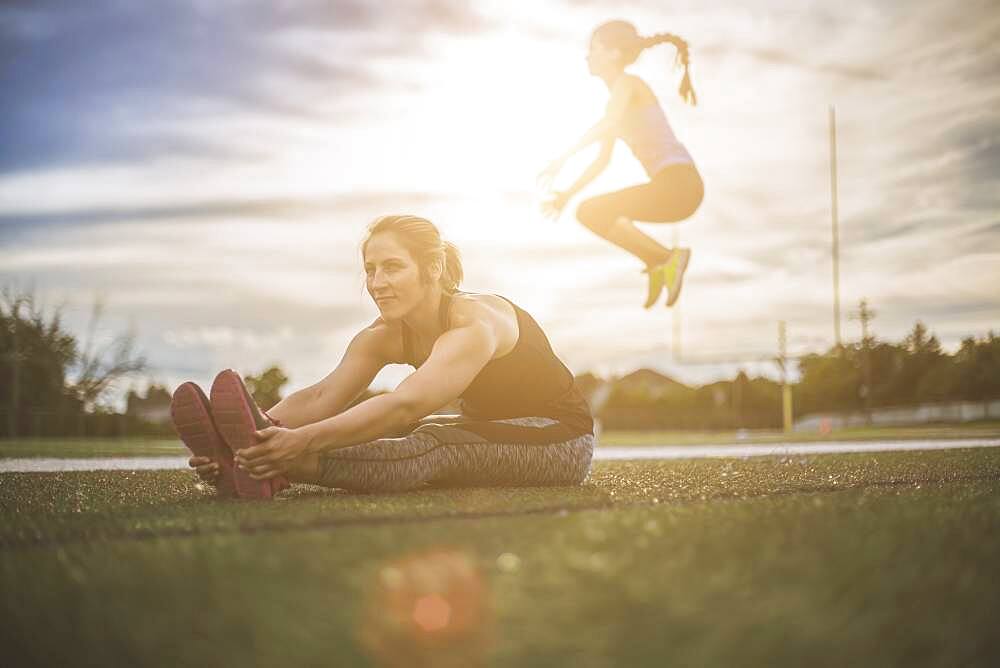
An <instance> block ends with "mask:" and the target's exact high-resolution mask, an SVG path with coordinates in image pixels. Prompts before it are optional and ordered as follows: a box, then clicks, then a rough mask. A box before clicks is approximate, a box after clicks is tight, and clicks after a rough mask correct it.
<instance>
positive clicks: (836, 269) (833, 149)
mask: <svg viewBox="0 0 1000 668" xmlns="http://www.w3.org/2000/svg"><path fill="white" fill-rule="evenodd" d="M830 197H831V199H832V218H833V337H834V342H835V343H836V345H837V347H838V348H840V231H839V229H838V227H837V115H836V111H835V110H834V108H833V105H830Z"/></svg>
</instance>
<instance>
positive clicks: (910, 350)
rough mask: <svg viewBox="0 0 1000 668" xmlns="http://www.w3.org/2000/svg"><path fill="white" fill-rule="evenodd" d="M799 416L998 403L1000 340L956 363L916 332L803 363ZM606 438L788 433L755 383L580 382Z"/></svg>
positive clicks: (775, 395)
mask: <svg viewBox="0 0 1000 668" xmlns="http://www.w3.org/2000/svg"><path fill="white" fill-rule="evenodd" d="M799 371H800V376H801V377H800V380H799V382H798V383H796V384H794V385H793V386H792V397H793V408H794V414H795V415H796V416H799V417H800V416H803V415H807V414H810V413H819V412H837V413H842V412H858V411H865V410H870V409H875V408H880V407H889V406H907V405H915V404H924V403H938V402H946V401H985V400H988V399H994V398H1000V336H997V335H996V334H994V333H993V332H992V331H991V332H989V333H988V334H987V335H986V336H985V337H982V338H977V337H968V338H966V339H964V340H963V341H962V344H961V346H960V347H959V349H958V350H957V351H956V352H955V353H953V354H949V353H946V352H944V351H942V350H941V345H940V342H939V341H938V339H937V337H935V336H933V335H932V334H930V333H929V332H928V331H927V328H926V327H925V326H924V324H923V323H921V322H917V323H916V325H915V326H914V328H913V330H912V331H911V332H910V333H909V334H908V335H907V336H906V337H905V338H904V340H903V341H902V342H900V343H888V342H883V341H878V340H877V339H875V338H874V337H869V339H867V340H864V341H861V342H859V343H855V344H849V345H842V346H840V347H834V348H831V349H830V350H828V351H827V352H825V353H822V354H811V355H806V356H805V357H803V358H801V359H800V360H799ZM578 382H579V383H580V386H581V388H582V389H583V391H584V394H586V395H587V396H588V398H589V399H590V401H591V405H592V406H593V408H594V409H595V412H596V414H597V416H598V417H599V418H600V419H601V421H602V422H603V425H604V427H605V428H606V429H739V428H745V429H761V428H774V429H777V428H780V427H781V420H782V413H781V385H780V384H779V383H777V382H775V381H772V380H769V379H767V378H749V377H747V376H746V374H744V373H743V372H742V371H741V372H740V373H739V374H738V375H737V376H736V378H735V379H734V380H732V381H720V382H716V383H712V384H710V385H705V386H703V387H697V388H692V387H688V386H686V385H682V384H681V383H678V382H676V381H674V380H672V379H670V378H668V377H666V376H663V375H661V374H658V373H656V372H654V371H650V370H648V369H642V370H640V371H636V372H633V373H631V374H629V375H627V376H624V377H623V378H617V379H612V380H610V381H606V382H605V381H602V380H601V379H599V378H597V377H595V376H593V375H592V374H584V375H583V376H580V377H578Z"/></svg>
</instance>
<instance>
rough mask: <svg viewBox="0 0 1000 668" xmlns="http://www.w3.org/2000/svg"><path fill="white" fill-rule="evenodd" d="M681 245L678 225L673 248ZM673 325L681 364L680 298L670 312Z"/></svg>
mask: <svg viewBox="0 0 1000 668" xmlns="http://www.w3.org/2000/svg"><path fill="white" fill-rule="evenodd" d="M680 245H681V234H680V230H679V229H678V227H677V225H674V239H673V247H674V248H678V247H680ZM670 320H671V324H673V327H674V329H673V337H674V340H673V346H671V347H672V348H673V350H674V362H677V363H678V364H680V361H681V302H680V298H678V300H677V301H676V302H674V307H673V309H672V310H671V312H670Z"/></svg>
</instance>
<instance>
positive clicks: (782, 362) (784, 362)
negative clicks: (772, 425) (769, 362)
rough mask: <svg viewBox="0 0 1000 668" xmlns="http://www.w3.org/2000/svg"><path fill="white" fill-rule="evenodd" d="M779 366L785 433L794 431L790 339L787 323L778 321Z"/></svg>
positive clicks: (782, 420) (782, 417) (782, 421)
mask: <svg viewBox="0 0 1000 668" xmlns="http://www.w3.org/2000/svg"><path fill="white" fill-rule="evenodd" d="M778 366H779V367H781V424H782V428H783V429H784V431H785V433H788V432H790V431H792V387H791V386H790V385H789V384H788V337H787V335H786V332H785V321H784V320H780V321H778Z"/></svg>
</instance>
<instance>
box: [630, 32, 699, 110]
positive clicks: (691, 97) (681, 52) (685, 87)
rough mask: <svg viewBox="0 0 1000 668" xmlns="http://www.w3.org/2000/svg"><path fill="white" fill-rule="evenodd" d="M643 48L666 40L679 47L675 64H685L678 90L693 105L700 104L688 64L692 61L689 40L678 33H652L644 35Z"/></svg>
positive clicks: (682, 97)
mask: <svg viewBox="0 0 1000 668" xmlns="http://www.w3.org/2000/svg"><path fill="white" fill-rule="evenodd" d="M641 39H642V48H643V49H648V48H649V47H651V46H656V45H657V44H663V43H664V42H670V43H671V44H673V45H674V46H676V47H677V59H676V61H674V65H675V67H676V66H680V65H683V66H684V78H683V79H681V87H680V89H679V91H678V92H680V94H681V99H682V100H684V101H685V102H687V103H688V104H690V105H691V106H692V107H693V106H695V105H697V104H698V98H697V96H695V94H694V87H693V86H691V76H690V74H689V73H688V66H689V65H690V64H691V61H690V59H689V57H688V45H687V42H685V41H684V40H682V39H681V38H680V37H678V36H677V35H671V34H670V33H668V32H664V33H659V34H656V35H651V36H650V37H643V38H641Z"/></svg>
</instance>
